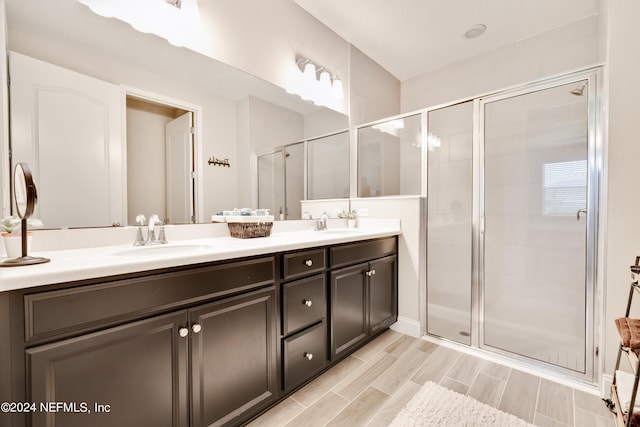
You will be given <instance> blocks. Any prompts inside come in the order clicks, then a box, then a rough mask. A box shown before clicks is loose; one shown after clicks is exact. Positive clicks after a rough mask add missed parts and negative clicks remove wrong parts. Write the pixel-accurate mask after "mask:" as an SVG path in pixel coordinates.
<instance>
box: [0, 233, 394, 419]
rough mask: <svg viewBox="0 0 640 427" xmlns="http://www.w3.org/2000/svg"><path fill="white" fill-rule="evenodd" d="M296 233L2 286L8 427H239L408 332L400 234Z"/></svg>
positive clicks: (103, 255)
mask: <svg viewBox="0 0 640 427" xmlns="http://www.w3.org/2000/svg"><path fill="white" fill-rule="evenodd" d="M282 234H283V235H285V234H286V236H281V235H274V236H271V237H268V238H263V239H248V240H240V239H231V238H228V237H227V238H213V239H205V240H206V241H205V240H199V241H198V242H197V243H196V242H195V241H194V242H189V243H188V244H187V243H184V242H183V243H181V244H176V245H175V246H174V248H178V249H171V248H169V247H167V250H166V251H164V250H162V249H157V251H158V254H159V255H157V256H156V255H155V254H152V253H151V252H150V253H148V254H147V253H145V252H142V251H144V250H151V251H153V249H154V248H139V249H140V251H136V250H135V249H131V248H119V249H117V250H115V249H113V248H111V249H110V248H96V249H95V250H94V252H93V253H90V252H91V251H92V250H86V251H85V252H83V253H86V255H85V257H86V258H84V259H83V258H80V259H78V260H77V262H76V264H78V268H77V269H76V270H73V269H72V268H70V269H68V271H67V273H66V275H67V277H69V278H72V279H69V280H62V279H63V278H64V277H65V274H63V273H62V272H61V271H59V269H62V268H63V267H64V266H65V265H67V263H69V264H71V261H69V260H65V259H64V258H65V256H69V257H71V256H72V255H73V253H74V251H60V252H59V254H57V255H58V257H56V254H53V252H51V253H50V254H53V255H52V256H51V258H52V262H51V264H52V265H51V266H49V267H37V266H36V267H22V268H25V269H31V270H23V273H20V272H15V273H14V272H11V273H4V274H5V275H7V274H9V275H10V276H9V278H7V277H6V276H2V279H3V282H2V286H3V287H11V286H12V281H13V283H14V285H13V286H14V287H15V289H8V290H5V291H4V292H0V316H2V319H0V332H2V334H1V335H0V336H2V343H1V344H0V379H1V381H0V401H3V402H4V401H6V402H11V403H12V404H13V405H14V407H13V408H11V409H12V410H11V411H9V413H2V414H0V421H1V422H0V425H2V426H5V425H9V426H23V425H32V426H48V425H56V426H65V427H66V426H86V425H91V426H114V425H123V426H124V425H135V426H154V427H155V426H209V425H239V424H242V423H244V422H246V421H248V420H250V419H251V418H253V417H255V416H256V415H258V414H259V413H260V412H262V411H264V410H265V409H266V408H268V407H270V406H272V405H274V404H275V403H276V402H278V401H279V400H281V399H283V398H284V397H286V396H287V395H288V394H290V393H291V392H293V391H294V390H296V389H297V388H299V387H301V386H302V385H304V384H305V383H306V382H308V381H309V380H310V379H312V378H313V377H314V376H316V375H318V374H319V373H321V372H322V371H324V370H325V369H327V368H329V367H330V366H332V365H333V364H335V363H336V362H338V361H339V360H341V359H342V358H344V357H346V356H347V355H348V354H350V353H351V352H353V351H354V350H355V349H357V348H358V347H360V346H361V345H363V344H364V343H366V342H367V341H369V340H370V339H371V338H373V337H374V336H375V335H377V334H378V333H380V332H382V331H383V330H384V329H386V328H387V327H388V326H389V325H391V324H392V323H394V322H395V321H396V319H397V234H398V231H397V230H389V229H387V230H370V231H366V230H363V231H358V232H353V231H351V232H348V231H345V232H344V233H340V232H339V231H338V232H333V233H321V232H299V233H297V232H292V233H282ZM180 247H182V248H183V249H179V248H180ZM208 248H210V249H208ZM110 251H111V252H110ZM126 251H132V252H126ZM163 252H166V253H167V254H164V253H163ZM122 253H124V255H123V254H122ZM114 254H115V255H114ZM76 255H77V254H76ZM91 255H92V257H91ZM57 258H58V259H57ZM111 258H117V260H116V261H113V260H111ZM56 261H58V264H59V265H58V266H56ZM82 264H84V265H82ZM105 264H107V265H105ZM92 265H93V268H92ZM38 268H40V272H37V271H34V270H36V269H38ZM14 270H15V269H14ZM47 271H48V273H47ZM105 272H110V274H104V273H105ZM11 275H15V278H13V279H12V277H11ZM24 275H27V277H30V279H29V281H30V282H31V285H27V284H25V283H22V281H23V280H24V279H23V278H21V277H23V276H24ZM47 280H48V281H49V282H47ZM42 405H44V406H42ZM47 405H49V406H47Z"/></svg>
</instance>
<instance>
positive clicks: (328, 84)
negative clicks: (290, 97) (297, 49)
mask: <svg viewBox="0 0 640 427" xmlns="http://www.w3.org/2000/svg"><path fill="white" fill-rule="evenodd" d="M296 65H297V67H298V70H300V73H302V74H299V75H298V78H297V82H296V84H295V88H294V89H292V90H290V91H289V92H290V93H294V94H296V95H299V96H300V97H301V98H302V99H304V100H306V101H313V102H314V103H315V104H316V105H326V104H328V103H330V102H331V101H332V98H333V99H342V98H343V97H344V93H343V87H342V80H340V78H339V77H338V76H337V75H336V74H331V72H330V71H329V70H327V69H326V68H324V67H320V66H318V65H316V64H314V63H313V62H311V60H310V59H307V58H298V59H297V60H296Z"/></svg>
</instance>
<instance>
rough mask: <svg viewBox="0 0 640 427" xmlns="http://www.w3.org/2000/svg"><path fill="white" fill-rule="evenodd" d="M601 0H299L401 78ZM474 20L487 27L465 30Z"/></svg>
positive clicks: (591, 9)
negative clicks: (475, 32) (474, 34)
mask: <svg viewBox="0 0 640 427" xmlns="http://www.w3.org/2000/svg"><path fill="white" fill-rule="evenodd" d="M600 1H601V0H393V1H391V0H347V1H345V0H322V1H318V0H295V2H296V3H297V4H298V5H300V6H301V7H302V8H304V9H305V10H306V11H307V12H309V13H310V14H311V15H313V16H314V17H315V18H316V19H318V20H319V21H320V22H322V23H323V24H325V25H326V26H327V27H329V28H331V29H332V30H333V31H335V32H336V33H337V34H338V35H340V36H341V37H342V38H343V39H345V40H347V41H348V42H350V43H351V44H353V45H354V46H355V47H357V48H358V49H360V50H361V51H362V52H364V53H365V54H366V55H367V56H369V57H370V58H372V59H373V60H374V61H376V62H377V63H378V64H380V65H381V66H382V67H383V68H385V69H386V70H387V71H389V72H390V73H391V74H393V75H394V76H395V77H396V78H397V79H399V80H400V81H404V80H408V79H410V78H412V77H416V76H420V75H423V74H426V73H428V72H430V71H434V70H437V69H439V68H442V67H444V66H446V65H448V64H452V63H455V62H458V61H461V60H464V59H466V58H470V57H473V56H476V55H480V54H483V53H486V52H490V51H492V50H495V49H498V48H500V47H503V46H506V45H509V44H512V43H514V42H517V41H518V40H523V39H527V38H530V37H533V36H535V35H537V34H540V33H544V32H547V31H549V30H552V29H555V28H559V27H562V26H565V25H567V24H570V23H572V22H576V21H579V20H582V19H585V18H588V17H590V16H594V15H597V14H598V11H599V2H600ZM475 24H484V25H486V26H487V31H486V32H485V34H484V35H482V36H480V37H478V38H475V39H466V38H465V37H464V33H465V32H466V31H467V30H468V29H469V28H471V27H472V26H473V25H475Z"/></svg>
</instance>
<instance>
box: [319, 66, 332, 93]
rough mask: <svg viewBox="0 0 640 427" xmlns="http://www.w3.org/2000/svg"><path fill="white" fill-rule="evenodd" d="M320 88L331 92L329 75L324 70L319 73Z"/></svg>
mask: <svg viewBox="0 0 640 427" xmlns="http://www.w3.org/2000/svg"><path fill="white" fill-rule="evenodd" d="M320 86H321V87H322V89H323V90H331V75H330V74H329V72H328V71H326V70H325V71H323V72H322V73H320Z"/></svg>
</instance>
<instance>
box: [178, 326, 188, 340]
mask: <svg viewBox="0 0 640 427" xmlns="http://www.w3.org/2000/svg"><path fill="white" fill-rule="evenodd" d="M178 334H179V335H180V336H181V337H182V338H184V337H186V336H187V335H189V329H187V328H180V329H178Z"/></svg>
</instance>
